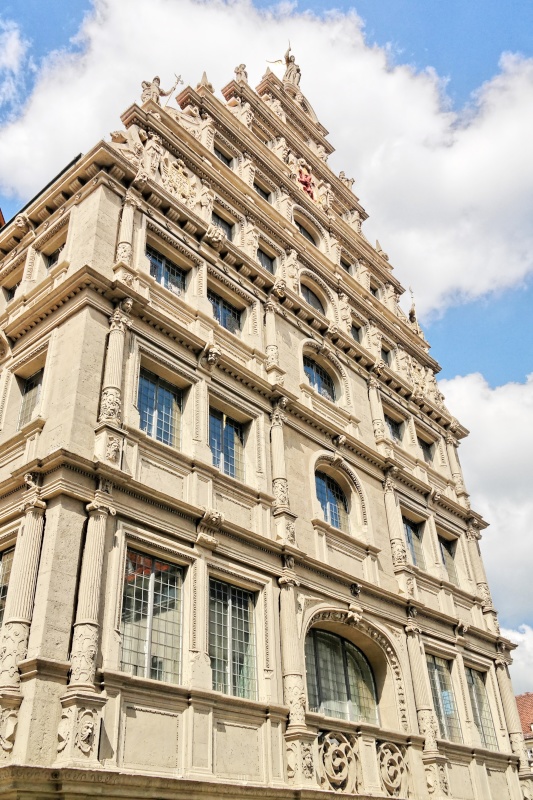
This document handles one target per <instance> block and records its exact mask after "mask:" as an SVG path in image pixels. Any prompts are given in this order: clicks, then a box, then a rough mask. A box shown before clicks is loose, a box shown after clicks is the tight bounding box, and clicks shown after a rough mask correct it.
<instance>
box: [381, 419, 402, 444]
mask: <svg viewBox="0 0 533 800" xmlns="http://www.w3.org/2000/svg"><path fill="white" fill-rule="evenodd" d="M385 424H386V426H387V428H388V429H389V434H390V437H391V439H392V440H393V441H395V442H401V441H402V423H401V422H396V420H395V419H393V418H392V417H389V415H388V414H385Z"/></svg>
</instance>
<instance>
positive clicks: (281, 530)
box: [270, 397, 296, 545]
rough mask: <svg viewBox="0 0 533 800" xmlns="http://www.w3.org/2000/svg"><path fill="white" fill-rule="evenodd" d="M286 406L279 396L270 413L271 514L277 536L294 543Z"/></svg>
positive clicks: (285, 399)
mask: <svg viewBox="0 0 533 800" xmlns="http://www.w3.org/2000/svg"><path fill="white" fill-rule="evenodd" d="M286 406H287V398H286V397H281V398H280V399H279V400H278V401H277V402H276V404H275V405H274V408H273V410H272V413H271V415H270V421H271V426H270V451H271V461H272V493H273V495H274V503H273V514H274V521H275V526H276V532H277V538H278V539H279V540H281V541H283V542H285V543H286V544H290V545H296V537H295V531H294V520H295V515H294V514H292V512H291V510H290V504H289V485H288V482H287V470H286V466H285V445H284V439H283V425H284V423H285V422H286V420H287V418H286V416H285V414H284V413H283V409H284V408H286Z"/></svg>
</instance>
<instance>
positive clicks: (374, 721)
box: [304, 628, 380, 725]
mask: <svg viewBox="0 0 533 800" xmlns="http://www.w3.org/2000/svg"><path fill="white" fill-rule="evenodd" d="M319 637H323V642H322V644H323V645H326V642H327V638H328V637H330V638H332V639H336V640H338V643H339V644H340V647H341V653H342V657H341V660H342V676H341V675H340V674H339V673H340V671H339V672H337V674H336V675H335V683H336V684H337V686H339V685H341V686H342V684H341V681H340V680H339V678H343V681H342V682H343V684H344V686H343V688H344V690H345V693H346V699H345V700H344V699H343V698H341V697H336V698H334V697H331V698H325V697H322V696H321V695H322V693H323V682H324V679H323V676H322V675H321V669H320V666H321V665H320V655H319V648H320V644H321V643H320V639H319ZM308 642H312V649H313V658H312V661H313V663H312V664H311V663H310V658H309V656H310V651H311V646H309V645H308ZM347 646H348V648H353V650H354V651H355V656H357V661H359V663H358V667H359V672H360V676H359V677H360V679H361V680H362V682H363V684H364V687H365V689H366V691H367V692H369V688H370V694H371V697H372V700H373V709H372V711H373V713H372V714H370V713H368V714H366V715H365V713H364V712H362V711H361V709H362V708H363V706H364V703H361V692H359V693H358V695H359V696H358V698H357V701H355V700H354V698H353V697H352V687H351V686H350V674H349V667H348V654H347V652H346V650H347ZM304 648H305V677H306V694H307V706H308V710H309V711H310V712H311V713H318V714H324V715H325V716H328V717H333V718H335V719H341V720H344V721H347V722H353V723H361V722H362V723H367V724H370V725H380V714H379V700H378V693H377V685H376V677H375V675H374V670H373V669H372V666H371V664H370V662H369V660H368V658H367V657H366V655H365V654H364V652H363V651H362V650H361V649H360V648H359V647H357V645H355V644H354V643H353V642H351V641H350V640H349V639H346V637H344V636H340V635H339V634H338V633H334V632H332V631H329V630H324V629H322V628H311V629H310V630H309V631H308V632H307V635H306V637H305V644H304ZM350 655H351V656H352V658H354V654H350ZM354 660H355V658H354ZM361 662H362V664H363V665H364V668H365V670H366V671H367V677H369V678H370V687H369V685H368V683H366V682H365V678H364V677H363V670H362V669H361ZM335 666H336V667H338V666H339V662H338V661H335ZM312 672H314V675H313V678H314V686H313V690H312V691H310V683H309V677H310V675H311V673H312ZM330 684H331V681H330ZM311 695H313V696H314V697H316V700H317V705H316V710H315V708H313V707H312V705H311ZM328 703H329V704H330V705H331V704H338V705H339V706H340V705H341V704H342V703H344V704H345V707H346V710H345V712H344V713H343V712H341V711H339V712H338V713H332V711H331V710H330V709H328V710H324V708H323V706H324V705H326V706H327V704H328ZM354 706H355V707H357V706H359V709H360V712H359V714H358V715H355V714H352V709H353V708H354Z"/></svg>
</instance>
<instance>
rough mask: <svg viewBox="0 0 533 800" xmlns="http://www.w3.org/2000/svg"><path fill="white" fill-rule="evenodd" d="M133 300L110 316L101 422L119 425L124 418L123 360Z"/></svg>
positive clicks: (127, 301)
mask: <svg viewBox="0 0 533 800" xmlns="http://www.w3.org/2000/svg"><path fill="white" fill-rule="evenodd" d="M132 305H133V300H132V299H131V298H130V297H127V298H126V300H122V301H121V302H120V303H119V304H118V306H117V307H116V308H115V310H114V311H113V314H112V315H111V317H110V318H109V338H108V341H107V352H106V360H105V371H104V383H103V386H102V397H101V400H100V417H99V421H100V422H110V423H112V424H114V425H119V424H120V422H121V420H122V360H123V357H124V341H125V338H126V330H127V329H128V328H129V327H131V320H130V312H131V307H132Z"/></svg>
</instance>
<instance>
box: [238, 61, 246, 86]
mask: <svg viewBox="0 0 533 800" xmlns="http://www.w3.org/2000/svg"><path fill="white" fill-rule="evenodd" d="M235 80H236V81H237V83H248V73H247V72H246V64H239V66H238V67H235Z"/></svg>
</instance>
